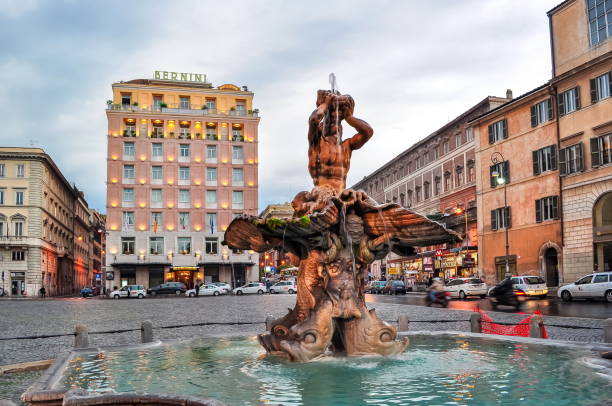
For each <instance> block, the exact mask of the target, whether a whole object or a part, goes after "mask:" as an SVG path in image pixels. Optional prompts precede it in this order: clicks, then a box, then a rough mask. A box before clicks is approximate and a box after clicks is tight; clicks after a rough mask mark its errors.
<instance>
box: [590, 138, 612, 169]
mask: <svg viewBox="0 0 612 406" xmlns="http://www.w3.org/2000/svg"><path fill="white" fill-rule="evenodd" d="M611 162H612V134H606V135H602V136H601V137H597V138H591V167H593V168H596V167H598V166H601V165H606V164H609V163H611Z"/></svg>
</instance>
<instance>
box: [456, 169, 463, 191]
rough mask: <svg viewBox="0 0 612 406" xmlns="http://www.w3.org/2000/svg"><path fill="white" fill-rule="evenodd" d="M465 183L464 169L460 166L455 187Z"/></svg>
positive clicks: (457, 170)
mask: <svg viewBox="0 0 612 406" xmlns="http://www.w3.org/2000/svg"><path fill="white" fill-rule="evenodd" d="M462 183H463V168H462V167H460V166H458V167H457V168H455V186H461V184H462Z"/></svg>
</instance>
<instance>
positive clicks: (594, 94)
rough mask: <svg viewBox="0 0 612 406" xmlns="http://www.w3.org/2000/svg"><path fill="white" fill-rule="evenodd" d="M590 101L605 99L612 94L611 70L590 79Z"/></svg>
mask: <svg viewBox="0 0 612 406" xmlns="http://www.w3.org/2000/svg"><path fill="white" fill-rule="evenodd" d="M590 84H591V103H597V102H598V101H600V100H603V99H607V98H608V97H610V95H611V94H612V72H607V73H604V74H603V75H601V76H598V77H596V78H595V79H591V80H590Z"/></svg>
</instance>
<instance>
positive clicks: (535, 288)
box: [512, 275, 548, 299]
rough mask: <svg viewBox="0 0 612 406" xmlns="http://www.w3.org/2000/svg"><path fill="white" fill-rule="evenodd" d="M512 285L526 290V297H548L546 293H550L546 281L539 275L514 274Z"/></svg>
mask: <svg viewBox="0 0 612 406" xmlns="http://www.w3.org/2000/svg"><path fill="white" fill-rule="evenodd" d="M512 287H513V288H514V289H518V290H521V291H523V292H525V296H526V297H533V296H538V297H539V298H541V299H546V295H548V287H547V286H546V282H545V281H544V279H542V278H540V277H539V276H534V275H522V276H513V277H512Z"/></svg>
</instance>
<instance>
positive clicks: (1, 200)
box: [0, 189, 4, 235]
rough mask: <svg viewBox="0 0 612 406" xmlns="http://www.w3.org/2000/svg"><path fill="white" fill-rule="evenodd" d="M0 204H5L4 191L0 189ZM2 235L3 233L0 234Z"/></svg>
mask: <svg viewBox="0 0 612 406" xmlns="http://www.w3.org/2000/svg"><path fill="white" fill-rule="evenodd" d="M0 204H4V189H0ZM0 235H2V233H0Z"/></svg>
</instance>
